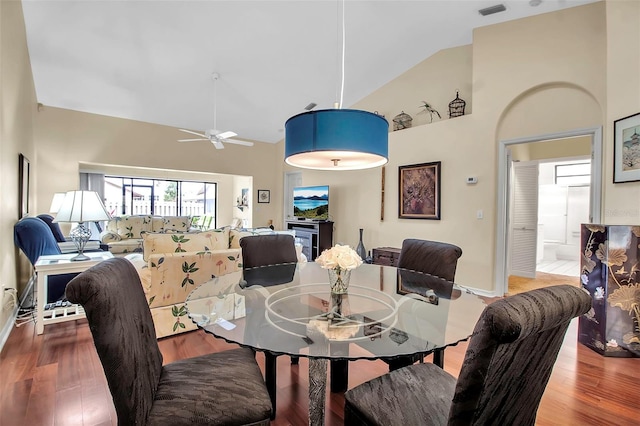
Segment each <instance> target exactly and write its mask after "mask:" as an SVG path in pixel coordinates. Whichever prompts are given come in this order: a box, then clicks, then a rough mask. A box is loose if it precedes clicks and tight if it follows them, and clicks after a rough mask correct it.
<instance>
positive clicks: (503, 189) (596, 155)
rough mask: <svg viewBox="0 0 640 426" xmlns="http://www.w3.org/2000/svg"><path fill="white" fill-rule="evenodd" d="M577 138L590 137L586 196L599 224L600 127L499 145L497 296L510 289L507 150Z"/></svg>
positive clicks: (600, 197) (593, 219)
mask: <svg viewBox="0 0 640 426" xmlns="http://www.w3.org/2000/svg"><path fill="white" fill-rule="evenodd" d="M577 136H590V137H591V190H590V196H589V220H590V222H591V223H599V222H600V215H601V208H602V207H601V206H602V167H603V166H602V143H603V142H602V127H589V128H584V129H575V130H570V131H566V132H559V133H551V134H546V135H538V136H526V137H522V138H516V139H506V140H501V141H499V142H498V188H497V189H498V191H497V192H498V203H497V207H498V211H497V212H496V213H497V215H496V216H497V220H496V225H497V226H496V257H495V268H494V269H495V271H496V272H495V281H494V288H495V292H496V294H497V295H500V296H501V295H504V294H506V293H507V290H508V288H509V283H508V279H509V275H508V266H509V263H508V261H507V260H508V259H507V253H508V250H509V244H508V241H509V238H510V233H509V226H510V224H509V215H510V214H511V211H510V199H509V189H510V188H509V186H510V179H509V172H510V170H511V153H510V148H511V147H512V146H515V145H519V144H524V143H530V142H542V141H546V140H550V139H565V138H571V137H577Z"/></svg>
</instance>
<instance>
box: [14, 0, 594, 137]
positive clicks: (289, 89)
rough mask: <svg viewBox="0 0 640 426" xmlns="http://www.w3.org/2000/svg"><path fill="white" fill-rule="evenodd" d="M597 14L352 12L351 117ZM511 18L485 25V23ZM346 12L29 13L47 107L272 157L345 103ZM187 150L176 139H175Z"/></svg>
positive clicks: (480, 0)
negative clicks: (427, 71) (512, 31)
mask: <svg viewBox="0 0 640 426" xmlns="http://www.w3.org/2000/svg"><path fill="white" fill-rule="evenodd" d="M594 1H596V0H544V1H542V3H541V4H540V5H538V6H535V7H534V6H531V5H530V2H529V0H503V1H502V2H500V1H499V0H489V1H485V0H422V1H418V0H414V1H399V0H386V1H385V0H378V1H373V0H361V1H356V0H347V1H346V5H345V15H344V20H345V26H346V37H345V42H346V51H345V86H344V102H343V107H345V108H348V107H349V106H351V105H353V104H354V103H355V102H357V101H358V100H360V99H362V98H363V97H365V96H366V95H368V94H370V93H372V92H373V91H375V90H376V89H378V88H379V87H381V86H382V85H384V84H385V83H387V82H389V81H390V80H393V79H394V78H396V77H397V76H398V75H400V74H402V73H403V72H404V71H406V70H407V69H409V68H411V67H412V66H414V65H416V64H417V63H419V62H421V61H422V60H424V59H426V58H428V57H429V56H431V55H433V54H434V53H436V52H438V51H439V50H442V49H445V48H449V47H454V46H460V45H465V44H470V43H471V42H472V29H473V28H476V27H480V26H485V25H490V24H494V23H497V22H503V21H507V20H513V19H518V18H522V17H526V16H530V15H535V14H540V13H547V12H552V11H555V10H559V9H563V8H567V7H573V6H578V5H582V4H586V3H593V2H594ZM498 3H502V4H504V5H505V6H506V8H507V10H506V11H505V12H501V13H498V14H495V15H491V16H487V17H483V16H481V15H480V14H479V13H478V10H479V9H482V8H484V7H488V6H493V5H495V4H498ZM340 4H341V3H340V1H339V0H335V1H330V0H322V1H318V0H305V1H301V0H297V1H294V0H289V1H273V0H256V1H242V0H233V1H214V0H209V1H206V0H200V1H194V0H180V1H167V0H139V1H131V0H124V1H115V0H82V1H64V0H49V1H46V0H23V9H24V16H25V24H26V30H27V41H28V46H29V54H30V58H31V65H32V69H33V77H34V80H35V88H36V96H37V99H38V102H40V103H42V104H44V105H48V106H54V107H60V108H66V109H72V110H78V111H84V112H90V113H96V114H103V115H108V116H114V117H122V118H127V119H132V120H139V121H145V122H150V123H156V124H162V125H167V126H173V127H176V128H187V129H192V130H197V131H203V130H205V129H208V128H211V127H213V105H214V102H213V80H212V78H211V76H212V73H213V72H217V73H219V74H220V79H219V80H218V85H217V107H218V108H217V109H218V111H217V124H218V126H217V127H218V129H219V130H222V131H225V130H233V131H235V132H236V133H238V135H239V136H238V138H241V139H251V140H256V141H261V142H270V143H275V142H278V141H280V140H282V139H283V137H284V133H283V128H284V123H285V121H286V120H287V119H288V118H289V117H291V116H292V115H295V114H297V113H300V112H303V111H304V107H305V106H306V105H307V104H309V103H310V102H315V103H317V104H318V107H317V109H321V108H332V107H333V104H334V102H335V101H336V100H338V99H339V83H340V51H341V50H340V49H341V47H340V43H339V40H340V27H339V21H340V19H339V17H340V14H339V5H340ZM183 137H185V134H184V133H181V132H179V131H177V130H176V138H183Z"/></svg>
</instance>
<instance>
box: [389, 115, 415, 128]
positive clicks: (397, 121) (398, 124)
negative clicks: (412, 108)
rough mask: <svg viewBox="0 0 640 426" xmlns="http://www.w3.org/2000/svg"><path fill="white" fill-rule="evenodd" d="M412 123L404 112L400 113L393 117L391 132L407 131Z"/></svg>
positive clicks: (411, 119)
mask: <svg viewBox="0 0 640 426" xmlns="http://www.w3.org/2000/svg"><path fill="white" fill-rule="evenodd" d="M412 121H413V118H411V116H410V115H409V114H407V113H406V112H404V111H402V112H400V114H398V115H396V116H395V117H393V130H394V131H396V130H402V129H408V128H409V127H411V122H412Z"/></svg>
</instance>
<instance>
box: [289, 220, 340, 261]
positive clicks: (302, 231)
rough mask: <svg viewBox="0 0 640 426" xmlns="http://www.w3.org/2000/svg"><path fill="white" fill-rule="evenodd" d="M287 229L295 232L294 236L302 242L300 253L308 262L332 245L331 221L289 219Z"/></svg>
mask: <svg viewBox="0 0 640 426" xmlns="http://www.w3.org/2000/svg"><path fill="white" fill-rule="evenodd" d="M287 229H291V230H293V231H295V232H296V238H297V239H298V241H299V242H300V244H302V253H304V255H305V256H306V257H307V260H308V261H309V262H311V261H313V260H315V258H316V257H318V255H319V254H320V253H322V251H323V250H327V249H330V248H331V246H332V245H333V222H329V221H324V222H314V221H306V220H298V221H291V222H287Z"/></svg>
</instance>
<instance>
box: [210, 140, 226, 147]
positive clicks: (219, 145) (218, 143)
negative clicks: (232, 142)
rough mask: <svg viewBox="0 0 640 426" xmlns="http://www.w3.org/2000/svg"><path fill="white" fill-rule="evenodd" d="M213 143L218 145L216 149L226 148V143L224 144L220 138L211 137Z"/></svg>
mask: <svg viewBox="0 0 640 426" xmlns="http://www.w3.org/2000/svg"><path fill="white" fill-rule="evenodd" d="M211 143H212V144H213V146H215V147H216V149H224V145H222V142H221V141H220V140H218V139H211Z"/></svg>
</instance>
